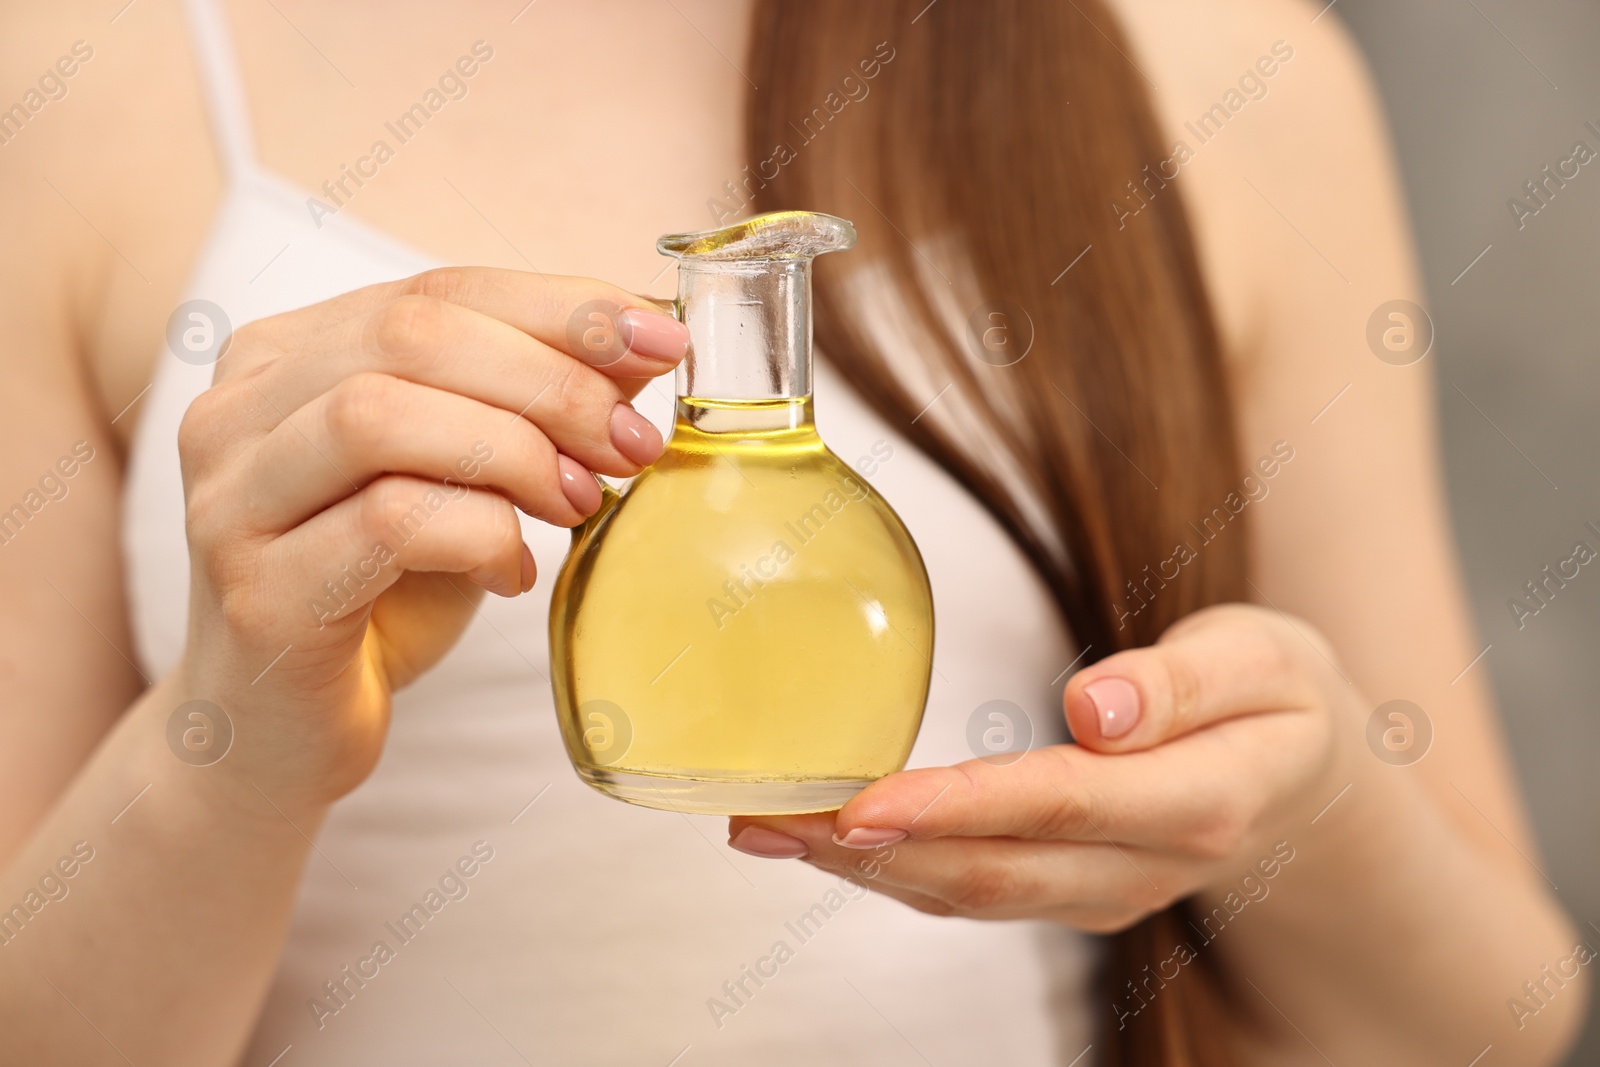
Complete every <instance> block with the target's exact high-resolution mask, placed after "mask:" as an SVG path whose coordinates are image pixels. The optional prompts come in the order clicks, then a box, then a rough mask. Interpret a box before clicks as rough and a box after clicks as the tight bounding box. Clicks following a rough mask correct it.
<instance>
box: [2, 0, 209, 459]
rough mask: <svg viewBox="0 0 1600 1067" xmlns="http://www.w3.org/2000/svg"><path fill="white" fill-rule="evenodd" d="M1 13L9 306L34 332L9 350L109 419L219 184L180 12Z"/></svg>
mask: <svg viewBox="0 0 1600 1067" xmlns="http://www.w3.org/2000/svg"><path fill="white" fill-rule="evenodd" d="M0 24H3V30H0V42H3V43H0V196H3V197H4V202H5V203H6V205H7V211H6V215H7V234H6V237H7V240H6V244H5V252H4V254H3V255H0V294H3V295H0V301H3V302H4V304H5V305H6V306H5V315H6V318H7V320H8V322H10V323H12V324H13V327H14V328H15V327H20V334H21V335H24V336H27V337H29V338H30V340H31V343H29V344H25V345H12V346H8V347H9V348H10V353H9V354H8V355H0V359H4V360H5V361H6V364H7V366H6V368H5V370H6V373H7V374H8V376H12V375H15V376H16V378H15V379H14V380H18V379H20V380H27V379H30V378H31V379H34V381H35V383H36V384H37V385H38V386H39V387H40V388H41V389H43V390H49V389H51V388H52V387H53V385H54V383H55V382H56V381H58V380H62V379H67V378H70V379H76V380H77V381H80V382H82V383H84V384H85V385H86V386H87V392H88V394H89V395H88V396H86V397H81V398H79V400H80V402H81V403H84V404H86V405H87V406H88V407H90V408H96V407H97V408H99V409H101V413H102V414H105V417H106V418H109V417H110V413H115V412H117V411H119V410H121V409H122V408H123V407H124V406H125V405H126V404H127V403H128V401H130V400H131V399H132V398H133V397H134V396H135V395H137V394H138V393H139V391H140V390H142V389H143V388H144V385H145V382H146V381H147V380H148V375H149V372H150V365H151V360H152V359H153V358H154V356H155V353H156V351H157V347H158V345H159V341H160V338H161V336H162V331H163V330H164V328H165V322H166V317H167V314H168V313H170V311H171V310H172V308H173V306H174V305H175V304H176V302H177V300H178V298H179V294H180V291H181V288H182V286H183V283H184V280H185V278H186V277H187V274H188V271H189V269H190V266H191V264H192V260H193V258H194V255H195V253H196V251H197V249H198V247H199V245H200V243H201V241H202V240H203V238H204V234H205V232H206V230H207V228H208V226H209V223H210V219H211V216H212V213H213V211H214V209H215V204H216V198H217V196H218V195H219V192H220V187H221V185H220V174H219V170H218V164H217V160H216V157H215V154H214V151H213V148H212V144H211V140H210V136H209V132H208V126H207V122H206V116H205V110H204V104H203V101H202V99H201V95H200V92H199V88H198V78H197V76H196V68H195V64H194V50H193V48H192V46H191V44H190V41H189V37H188V32H187V28H186V24H185V21H184V16H183V7H182V4H181V2H180V0H137V2H135V3H131V4H128V5H127V6H126V7H123V8H122V9H121V10H120V11H119V10H118V9H117V5H116V4H112V5H106V4H103V3H95V4H90V3H80V2H72V0H68V2H63V3H52V4H27V5H11V6H8V7H7V9H6V11H5V14H4V15H3V16H0ZM17 336H18V333H17V332H13V338H16V337H17ZM41 357H44V358H41ZM39 375H48V379H46V380H39ZM126 421H127V422H128V423H130V424H131V423H132V421H133V420H132V419H129V420H126ZM120 425H121V424H120V423H119V426H118V427H116V428H120ZM114 429H115V428H114Z"/></svg>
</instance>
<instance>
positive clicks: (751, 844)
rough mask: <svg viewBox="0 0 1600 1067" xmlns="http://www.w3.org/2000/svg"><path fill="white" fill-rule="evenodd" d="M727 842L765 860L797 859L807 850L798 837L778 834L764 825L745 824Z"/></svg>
mask: <svg viewBox="0 0 1600 1067" xmlns="http://www.w3.org/2000/svg"><path fill="white" fill-rule="evenodd" d="M728 844H729V846H731V847H733V848H736V849H738V850H739V851H740V852H743V853H746V854H747V855H751V856H760V857H761V858H762V859H766V860H797V859H799V858H800V857H802V856H804V855H805V854H806V852H808V851H809V850H808V849H807V848H806V843H805V842H804V841H802V840H800V839H799V838H798V837H790V836H789V835H788V834H780V833H778V831H776V830H769V829H767V828H766V827H765V826H746V827H745V828H744V829H743V830H740V831H739V833H738V836H736V837H734V839H733V840H731V841H729V842H728Z"/></svg>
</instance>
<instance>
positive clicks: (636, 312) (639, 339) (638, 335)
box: [618, 308, 689, 363]
mask: <svg viewBox="0 0 1600 1067" xmlns="http://www.w3.org/2000/svg"><path fill="white" fill-rule="evenodd" d="M618 321H619V324H620V325H621V333H622V343H623V344H625V345H627V346H628V351H630V352H633V353H635V354H637V355H641V356H645V357H647V358H649V359H656V360H660V361H661V362H663V363H676V362H678V361H679V360H680V359H682V358H683V355H684V353H685V352H687V351H689V327H687V326H685V325H684V324H683V323H681V322H679V321H678V320H677V319H675V318H673V317H672V316H671V315H662V314H659V313H657V312H654V311H644V310H642V309H640V308H629V309H628V310H627V311H624V312H623V313H622V315H621V317H620V318H619V320H618Z"/></svg>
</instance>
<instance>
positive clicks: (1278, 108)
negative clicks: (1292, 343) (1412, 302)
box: [1113, 0, 1417, 369]
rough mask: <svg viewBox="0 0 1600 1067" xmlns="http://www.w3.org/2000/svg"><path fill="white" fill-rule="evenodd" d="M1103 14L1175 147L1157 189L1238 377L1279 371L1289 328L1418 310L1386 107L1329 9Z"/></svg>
mask: <svg viewBox="0 0 1600 1067" xmlns="http://www.w3.org/2000/svg"><path fill="white" fill-rule="evenodd" d="M1113 8H1114V10H1115V11H1116V12H1117V14H1118V15H1119V16H1120V18H1121V19H1122V22H1123V25H1124V28H1125V29H1126V31H1127V33H1128V35H1129V37H1130V38H1131V41H1132V44H1133V52H1132V56H1131V59H1132V61H1134V62H1136V63H1137V64H1138V66H1139V68H1140V70H1141V72H1142V75H1143V77H1144V80H1145V81H1146V82H1148V83H1149V86H1150V95H1151V99H1152V101H1153V103H1154V106H1155V109H1156V113H1157V118H1158V119H1159V121H1160V122H1161V124H1162V127H1163V129H1164V130H1165V133H1166V139H1167V141H1168V142H1169V143H1170V144H1171V145H1172V147H1173V150H1174V151H1173V157H1172V160H1171V162H1168V163H1167V165H1166V169H1165V173H1167V174H1173V173H1174V172H1175V173H1176V175H1177V176H1176V177H1174V178H1173V179H1172V181H1171V182H1170V183H1169V184H1168V185H1167V187H1166V188H1167V189H1174V188H1175V189H1176V190H1178V192H1179V195H1181V196H1183V198H1184V200H1185V203H1186V205H1187V207H1188V211H1189V216H1190V219H1191V222H1192V225H1193V227H1194V229H1195V232H1196V234H1197V240H1198V243H1199V246H1200V255H1201V260H1202V267H1203V269H1204V270H1205V274H1206V277H1207V280H1208V283H1209V285H1210V288H1211V293H1212V299H1213V303H1214V305H1215V307H1216V311H1217V317H1218V320H1219V324H1220V326H1221V329H1222V332H1223V337H1224V343H1225V345H1226V347H1227V349H1228V351H1229V353H1230V356H1231V357H1232V359H1233V361H1234V363H1235V365H1236V366H1240V367H1244V368H1257V367H1259V363H1260V361H1261V360H1262V359H1264V358H1266V356H1267V355H1268V354H1269V353H1270V354H1271V356H1272V357H1273V358H1274V359H1277V358H1278V357H1279V356H1280V355H1281V352H1280V351H1278V350H1277V346H1275V345H1274V344H1272V339H1273V338H1274V336H1281V334H1282V331H1283V329H1284V327H1285V325H1286V323H1285V322H1284V321H1283V320H1284V319H1285V317H1286V316H1289V315H1300V316H1310V317H1309V318H1304V317H1302V318H1301V321H1300V325H1301V326H1302V327H1303V326H1309V325H1312V324H1313V323H1315V322H1317V321H1322V322H1327V323H1330V324H1332V323H1335V322H1337V323H1339V326H1340V328H1341V329H1342V327H1343V326H1344V325H1348V322H1347V321H1346V320H1348V319H1350V318H1351V317H1352V316H1355V317H1360V318H1363V319H1364V317H1365V314H1366V312H1368V311H1370V310H1371V308H1372V307H1373V306H1375V305H1376V304H1377V303H1380V302H1381V301H1382V300H1384V299H1391V298H1395V297H1416V296H1417V294H1416V293H1414V292H1411V291H1410V290H1411V289H1413V288H1414V286H1415V281H1414V276H1415V269H1414V265H1413V263H1412V253H1411V248H1410V240H1409V224H1408V222H1407V220H1406V216H1405V210H1404V204H1403V200H1402V197H1401V194H1400V188H1399V182H1398V180H1397V177H1396V171H1395V167H1394V163H1393V159H1392V153H1391V150H1390V146H1389V140H1388V131H1387V127H1386V124H1385V121H1384V117H1383V111H1382V106H1381V103H1380V101H1379V99H1378V96H1377V93H1376V90H1375V88H1374V84H1373V81H1372V78H1371V76H1370V74H1369V72H1368V70H1367V67H1366V64H1365V61H1364V58H1363V57H1362V55H1361V52H1360V49H1359V48H1358V47H1357V45H1356V43H1355V42H1354V40H1353V39H1352V38H1351V36H1350V35H1349V33H1348V32H1347V31H1346V30H1345V28H1344V26H1343V25H1342V24H1341V23H1340V22H1339V20H1338V17H1337V9H1336V8H1334V7H1333V6H1332V5H1330V4H1326V2H1325V0H1235V2H1221V0H1212V2H1200V3H1197V2H1195V0H1114V3H1113ZM1179 160H1181V162H1179ZM1158 162H1162V161H1158ZM1162 191H1164V190H1162ZM1156 195H1159V191H1158V193H1157V194H1156ZM1402 290H1405V291H1402ZM1375 294H1382V295H1381V296H1379V295H1375ZM1357 328H1358V334H1359V323H1358V324H1357ZM1261 369H1265V368H1261Z"/></svg>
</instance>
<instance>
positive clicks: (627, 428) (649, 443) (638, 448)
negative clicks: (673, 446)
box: [611, 401, 661, 467]
mask: <svg viewBox="0 0 1600 1067" xmlns="http://www.w3.org/2000/svg"><path fill="white" fill-rule="evenodd" d="M611 443H612V444H613V445H615V446H616V449H617V451H618V452H621V453H622V454H623V455H624V456H627V457H628V458H629V459H631V460H633V462H635V463H637V464H639V466H641V467H648V466H649V465H650V464H652V463H654V462H655V461H656V460H658V459H660V458H661V431H659V430H657V429H656V428H655V425H654V424H653V423H651V421H650V420H649V419H647V418H645V417H644V416H643V415H641V414H639V413H638V412H637V411H635V410H633V408H631V407H629V406H628V405H627V404H625V403H622V402H621V401H619V402H618V403H617V406H616V407H614V408H612V409H611Z"/></svg>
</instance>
